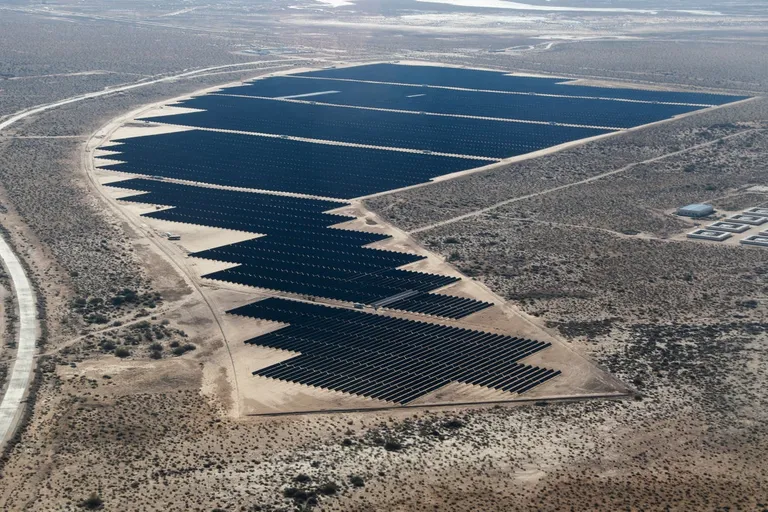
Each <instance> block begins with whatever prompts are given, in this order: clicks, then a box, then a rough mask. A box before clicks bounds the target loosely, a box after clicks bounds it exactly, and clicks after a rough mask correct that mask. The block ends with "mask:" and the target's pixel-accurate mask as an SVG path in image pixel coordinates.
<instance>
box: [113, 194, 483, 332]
mask: <svg viewBox="0 0 768 512" xmlns="http://www.w3.org/2000/svg"><path fill="white" fill-rule="evenodd" d="M110 185H113V186H117V187H119V188H122V189H127V190H139V191H140V190H142V188H144V189H147V190H149V192H148V193H141V194H137V195H133V196H128V197H125V198H122V199H123V200H125V201H129V202H139V203H146V204H154V205H165V206H170V207H171V208H169V209H164V210H154V211H151V212H148V213H146V214H144V215H145V216H146V217H151V218H156V219H163V220H168V221H175V222H184V223H189V224H197V225H204V226H212V227H219V228H228V229H238V230H242V231H246V232H252V233H262V234H266V235H267V236H264V237H260V238H257V239H254V240H246V241H243V242H239V243H235V244H230V245H227V246H223V247H216V248H213V249H209V250H205V251H199V252H197V253H193V254H192V256H194V257H198V258H204V259H211V260H216V261H222V262H227V263H235V264H238V266H236V267H234V268H229V269H225V270H221V271H218V272H213V273H210V274H207V275H205V276H204V277H206V278H210V279H215V280H220V281H225V282H231V283H237V284H242V285H247V286H256V287H260V288H266V289H272V290H277V291H283V292H289V293H297V294H303V295H307V294H309V295H315V296H318V297H324V298H328V299H334V300H342V301H352V302H362V303H366V304H372V303H376V302H378V301H382V300H386V299H387V298H390V297H397V296H398V295H401V294H406V295H410V294H414V293H415V294H418V296H419V297H420V299H418V300H411V301H405V302H404V301H399V300H398V301H393V304H389V305H387V307H389V308H391V309H399V310H403V311H413V312H417V313H423V314H429V315H435V316H445V317H449V318H461V317H463V316H466V315H469V314H472V313H474V312H476V311H480V310H482V309H485V308H487V307H489V306H491V304H490V303H487V302H482V301H477V300H474V299H466V298H457V297H451V296H447V295H436V296H434V297H432V296H430V295H428V294H427V293H426V292H429V291H431V290H435V289H437V288H441V287H443V286H446V285H448V284H451V283H453V282H455V281H457V280H458V279H457V278H453V277H445V276H438V275H433V274H426V273H421V272H411V271H405V270H397V267H400V266H403V265H407V264H409V263H413V262H415V261H418V260H421V259H423V258H424V257H423V256H419V255H415V254H407V253H399V252H394V251H385V250H380V249H370V248H365V247H362V246H364V245H366V244H370V243H372V242H376V241H380V240H383V239H386V238H388V236H387V235H384V234H379V233H367V232H362V231H352V230H344V229H336V228H331V227H328V226H329V225H332V224H335V223H337V222H340V221H347V220H350V219H352V218H353V217H346V216H340V215H331V214H327V213H324V212H323V209H324V208H326V207H328V208H338V207H339V206H343V205H345V204H346V203H340V202H329V201H320V200H315V199H305V198H296V197H288V196H274V195H271V194H261V193H250V192H238V191H229V190H220V189H212V188H209V187H194V186H189V185H181V184H177V183H169V182H161V181H153V180H145V179H133V180H127V181H124V182H118V183H112V184H110Z"/></svg>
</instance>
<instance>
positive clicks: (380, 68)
mask: <svg viewBox="0 0 768 512" xmlns="http://www.w3.org/2000/svg"><path fill="white" fill-rule="evenodd" d="M297 76H305V77H324V78H336V79H348V80H349V79H351V80H371V81H379V82H395V83H403V84H415V85H423V84H426V85H437V86H442V87H459V88H466V89H485V90H494V91H514V92H534V93H539V94H558V95H572V96H594V97H601V98H620V99H628V100H635V101H659V102H672V103H696V104H705V105H722V104H724V103H730V102H732V101H738V100H741V99H745V98H746V97H745V96H732V95H726V94H707V93H697V92H675V91H656V90H643V89H629V88H620V87H591V86H584V85H578V84H577V83H576V84H574V83H569V82H571V79H568V78H556V77H555V78H548V77H533V76H519V75H510V74H508V73H507V72H505V71H484V70H478V69H461V68H449V67H442V66H408V65H398V64H368V65H363V66H353V67H346V68H336V69H323V70H319V71H308V72H306V73H299V74H298V75H297ZM331 84H333V86H331ZM323 87H326V88H327V89H335V88H337V87H336V85H335V82H325V81H324V86H323Z"/></svg>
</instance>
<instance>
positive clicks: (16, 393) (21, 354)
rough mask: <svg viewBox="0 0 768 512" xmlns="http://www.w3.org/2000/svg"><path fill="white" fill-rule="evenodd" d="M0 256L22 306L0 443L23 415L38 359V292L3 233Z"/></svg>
mask: <svg viewBox="0 0 768 512" xmlns="http://www.w3.org/2000/svg"><path fill="white" fill-rule="evenodd" d="M0 258H2V260H3V264H4V265H5V268H6V269H8V274H9V275H10V276H11V282H12V283H13V293H14V296H15V297H16V300H17V303H18V308H19V332H18V336H17V340H16V347H17V350H16V360H15V361H14V363H13V369H12V370H11V375H10V378H9V379H8V389H7V390H6V392H5V395H4V396H3V401H2V403H0V444H3V443H4V442H5V441H6V440H7V438H8V437H10V435H11V433H12V432H13V431H14V430H15V428H14V427H15V425H16V422H17V420H18V418H19V416H20V414H19V413H20V411H21V409H22V408H21V407H20V406H21V402H22V400H23V399H24V394H25V393H26V392H27V387H28V386H29V381H30V379H31V377H32V369H33V367H34V362H35V345H36V344H37V318H36V316H37V314H36V313H37V312H36V310H37V305H36V303H35V293H34V292H33V291H32V285H31V284H30V282H29V279H28V278H27V274H26V272H24V267H22V266H21V262H20V261H19V258H18V257H16V254H14V252H13V250H12V249H11V246H9V245H8V243H7V242H6V241H5V239H4V238H3V237H1V236H0Z"/></svg>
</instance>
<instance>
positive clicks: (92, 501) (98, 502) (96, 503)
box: [80, 492, 104, 510]
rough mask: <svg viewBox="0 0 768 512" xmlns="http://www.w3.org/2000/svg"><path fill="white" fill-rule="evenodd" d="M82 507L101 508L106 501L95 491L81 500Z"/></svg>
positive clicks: (89, 508)
mask: <svg viewBox="0 0 768 512" xmlns="http://www.w3.org/2000/svg"><path fill="white" fill-rule="evenodd" d="M80 506H81V507H82V508H85V509H88V510H101V509H102V508H104V501H103V500H102V499H101V498H100V497H99V495H98V494H96V493H95V492H94V493H93V494H91V495H90V496H88V497H87V498H86V499H84V500H83V501H81V502H80Z"/></svg>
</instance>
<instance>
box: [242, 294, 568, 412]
mask: <svg viewBox="0 0 768 512" xmlns="http://www.w3.org/2000/svg"><path fill="white" fill-rule="evenodd" d="M229 313H231V314H235V315H241V316H247V317H251V318H258V319H264V320H272V321H276V322H283V323H290V324H291V325H290V326H288V327H284V328H282V329H279V330H277V331H273V332H270V333H268V334H265V335H263V336H258V337H256V338H252V339H250V340H247V341H246V343H250V344H254V345H260V346H266V347H271V348H278V349H282V350H288V351H291V352H297V353H300V355H298V356H296V357H293V358H291V359H288V360H286V361H283V362H281V363H278V364H275V365H272V366H268V367H266V368H263V369H261V370H257V371H255V372H254V374H255V375H261V376H264V377H268V378H273V379H280V380H286V381H291V382H297V383H300V384H305V385H310V386H316V387H320V388H325V389H332V390H337V391H343V392H347V393H354V394H358V395H362V396H367V397H371V398H376V399H379V400H386V401H391V402H396V403H401V404H406V403H409V402H411V401H413V400H415V399H417V398H419V397H421V396H424V395H426V394H428V393H430V392H432V391H434V390H436V389H439V388H440V387H442V386H444V385H446V384H449V383H451V382H462V383H467V384H476V385H481V386H486V387H491V388H495V389H499V390H504V391H510V392H516V393H523V392H525V391H527V390H529V389H531V388H532V387H534V386H537V385H539V384H541V383H542V382H545V381H547V380H549V379H551V378H553V377H555V376H557V375H558V374H559V373H560V372H559V371H555V370H549V369H546V368H540V367H536V366H531V365H526V364H522V363H520V362H519V361H520V360H522V359H524V358H525V357H528V356H529V355H531V354H534V353H536V352H538V351H540V350H542V349H544V348H546V347H548V346H549V343H546V342H539V341H535V340H530V339H523V338H515V337H511V336H504V335H499V334H494V333H489V332H483V331H477V330H469V329H460V328H456V327H449V326H443V325H435V324H428V323H425V322H417V321H412V320H405V319H400V318H390V317H386V316H381V315H375V314H370V313H362V312H357V311H352V310H349V309H340V308H331V307H327V306H321V305H316V304H309V303H304V302H297V301H291V300H285V299H277V298H270V299H266V300H263V301H260V302H255V303H252V304H248V305H246V306H242V307H240V308H236V309H234V310H231V311H229Z"/></svg>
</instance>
